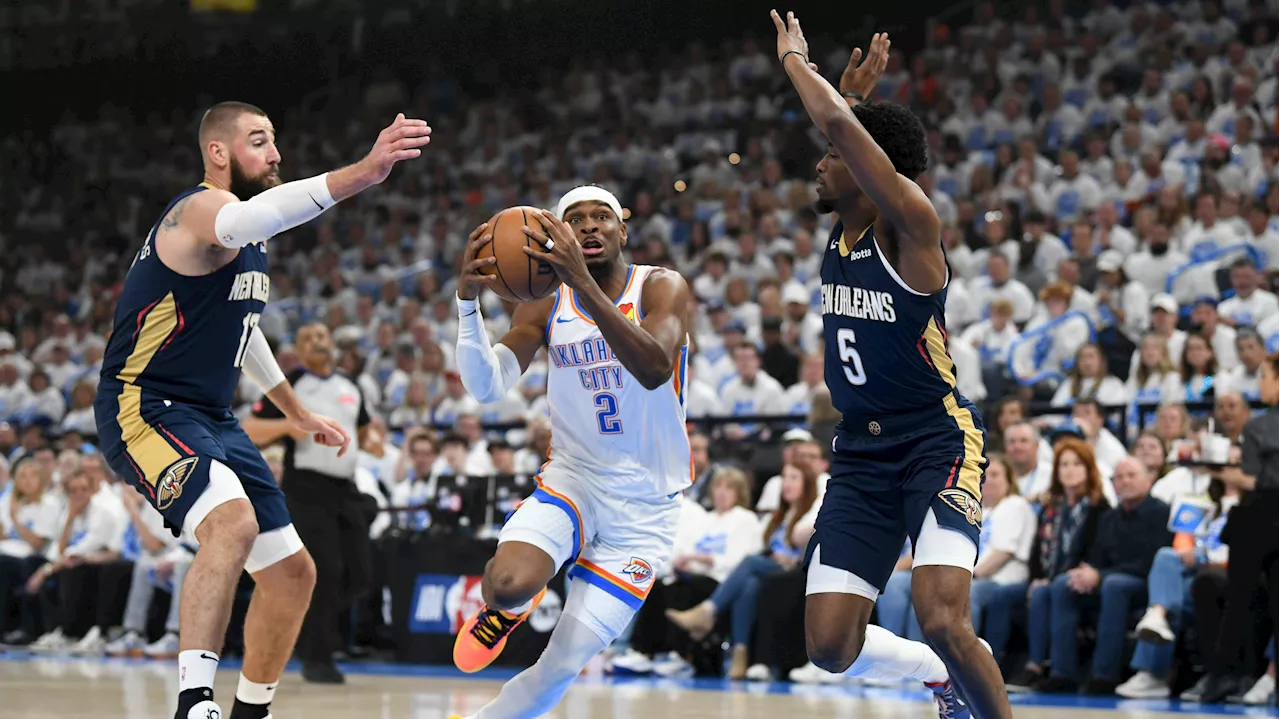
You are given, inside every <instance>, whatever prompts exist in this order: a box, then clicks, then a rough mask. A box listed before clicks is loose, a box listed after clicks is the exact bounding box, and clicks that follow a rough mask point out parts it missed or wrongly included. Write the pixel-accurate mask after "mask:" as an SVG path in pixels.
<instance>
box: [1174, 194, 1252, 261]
mask: <svg viewBox="0 0 1280 719" xmlns="http://www.w3.org/2000/svg"><path fill="white" fill-rule="evenodd" d="M1195 214H1196V222H1195V223H1194V224H1192V225H1191V229H1189V230H1187V233H1186V234H1185V235H1183V236H1182V239H1181V241H1180V245H1181V246H1180V249H1181V250H1182V252H1183V253H1185V254H1187V255H1188V256H1190V257H1192V258H1195V257H1197V256H1201V255H1204V254H1206V253H1211V252H1213V251H1214V250H1218V249H1222V248H1224V247H1229V246H1231V245H1234V244H1238V243H1239V242H1240V237H1239V236H1238V235H1237V234H1236V228H1234V227H1232V226H1231V225H1228V224H1226V223H1222V222H1218V197H1217V195H1215V194H1214V193H1212V192H1201V193H1200V194H1198V195H1196V204H1195Z"/></svg>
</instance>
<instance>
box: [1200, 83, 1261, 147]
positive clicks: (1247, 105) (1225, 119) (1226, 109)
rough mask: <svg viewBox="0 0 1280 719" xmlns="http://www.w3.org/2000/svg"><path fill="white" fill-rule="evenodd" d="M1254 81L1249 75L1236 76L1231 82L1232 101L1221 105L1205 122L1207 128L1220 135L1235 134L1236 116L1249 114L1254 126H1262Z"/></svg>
mask: <svg viewBox="0 0 1280 719" xmlns="http://www.w3.org/2000/svg"><path fill="white" fill-rule="evenodd" d="M1253 92H1254V86H1253V81H1252V80H1250V79H1249V78H1247V77H1236V79H1235V82H1233V83H1231V102H1228V103H1226V104H1223V105H1219V106H1218V108H1217V109H1216V110H1214V111H1213V114H1212V115H1210V116H1209V119H1208V121H1206V122H1205V129H1206V130H1208V131H1209V132H1212V133H1216V134H1219V135H1228V136H1230V135H1234V134H1235V125H1236V118H1238V117H1239V116H1241V115H1248V116H1250V117H1251V118H1252V119H1253V126H1254V127H1262V125H1263V123H1262V118H1261V117H1260V116H1259V115H1258V111H1257V110H1256V109H1254V104H1253Z"/></svg>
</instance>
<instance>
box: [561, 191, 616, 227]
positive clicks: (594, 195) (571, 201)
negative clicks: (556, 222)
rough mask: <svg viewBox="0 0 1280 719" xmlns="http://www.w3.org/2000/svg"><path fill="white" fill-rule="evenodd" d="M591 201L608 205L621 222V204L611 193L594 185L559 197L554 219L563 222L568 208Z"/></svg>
mask: <svg viewBox="0 0 1280 719" xmlns="http://www.w3.org/2000/svg"><path fill="white" fill-rule="evenodd" d="M592 201H595V202H603V203H604V204H606V205H608V206H609V208H610V209H612V210H613V212H614V214H615V215H617V216H618V221H619V222H621V221H622V203H620V202H618V198H617V197H614V196H613V193H612V192H609V191H608V190H606V189H604V188H603V187H597V186H596V185H583V186H582V187H575V188H573V189H572V190H569V191H568V192H566V193H564V197H561V198H560V203H559V204H558V205H556V217H558V218H560V219H562V220H563V219H564V213H566V212H568V211H569V208H570V207H573V206H574V205H576V204H578V203H579V202H592Z"/></svg>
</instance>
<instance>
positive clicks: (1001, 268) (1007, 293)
mask: <svg viewBox="0 0 1280 719" xmlns="http://www.w3.org/2000/svg"><path fill="white" fill-rule="evenodd" d="M969 291H970V294H971V295H972V297H973V302H974V305H975V306H976V307H977V308H978V311H979V312H980V313H981V314H982V315H983V316H986V314H987V311H988V308H989V307H990V305H991V303H992V302H993V301H995V300H996V299H997V298H1001V297H1002V298H1004V299H1006V300H1009V302H1010V303H1012V304H1013V320H1014V321H1015V322H1026V321H1027V320H1028V319H1030V318H1031V309H1032V307H1033V306H1034V305H1035V296H1034V295H1032V294H1031V290H1030V289H1028V288H1027V286H1026V285H1024V284H1022V283H1021V282H1019V281H1017V280H1015V279H1013V278H1011V277H1010V276H1009V258H1008V257H1006V256H1005V254H1004V253H1003V252H1001V251H999V250H991V251H990V252H989V253H988V255H987V276H986V277H977V278H974V280H973V281H972V282H970V283H969Z"/></svg>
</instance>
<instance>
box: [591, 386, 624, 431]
mask: <svg viewBox="0 0 1280 719" xmlns="http://www.w3.org/2000/svg"><path fill="white" fill-rule="evenodd" d="M595 403H596V407H598V408H599V411H597V412H596V423H597V424H599V425H600V434H622V420H620V419H618V398H617V397H614V396H613V395H611V394H609V393H608V392H601V393H599V394H597V395H596V397H595Z"/></svg>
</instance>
